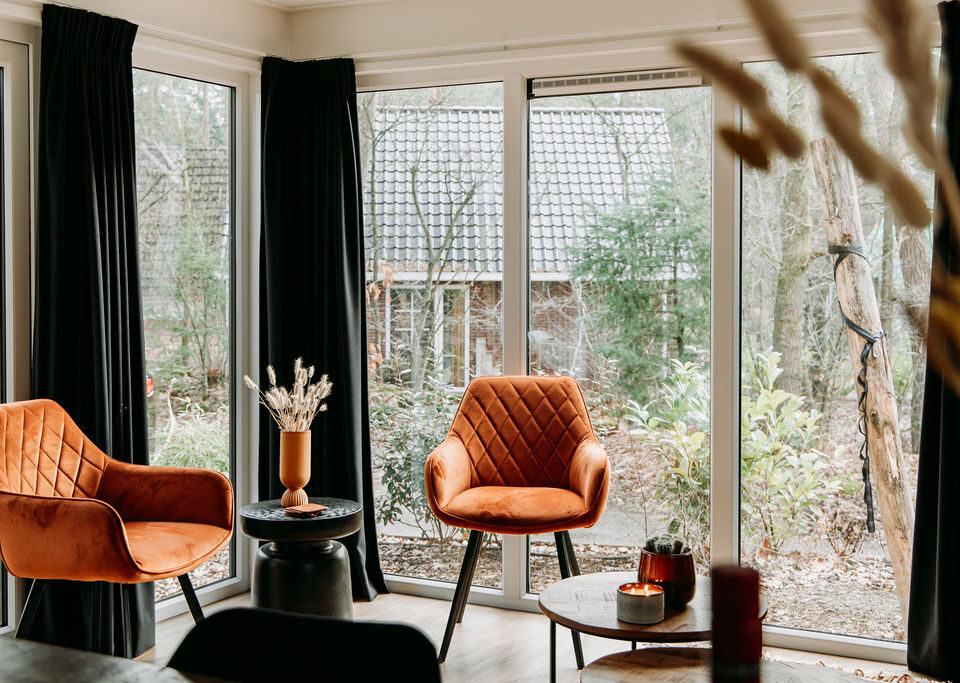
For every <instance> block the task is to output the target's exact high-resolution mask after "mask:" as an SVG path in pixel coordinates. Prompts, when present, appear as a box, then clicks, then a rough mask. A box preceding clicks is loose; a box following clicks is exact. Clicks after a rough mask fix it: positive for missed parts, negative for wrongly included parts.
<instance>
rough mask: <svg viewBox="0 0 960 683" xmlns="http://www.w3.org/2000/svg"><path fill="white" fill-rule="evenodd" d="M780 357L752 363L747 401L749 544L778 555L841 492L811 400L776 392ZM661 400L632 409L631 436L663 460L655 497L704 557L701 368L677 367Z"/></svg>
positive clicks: (706, 452) (744, 467)
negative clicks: (827, 473)
mask: <svg viewBox="0 0 960 683" xmlns="http://www.w3.org/2000/svg"><path fill="white" fill-rule="evenodd" d="M779 363H780V355H779V354H778V353H770V354H758V355H757V357H756V358H755V359H753V360H752V361H749V362H745V363H744V367H745V368H750V369H751V370H752V371H751V372H750V373H749V374H748V376H747V377H745V380H744V386H743V390H742V394H741V406H740V415H741V436H740V444H741V445H740V483H741V509H742V523H743V533H744V536H745V540H746V541H747V542H748V543H750V544H752V545H753V546H754V547H755V548H760V547H763V548H766V549H770V550H774V551H777V550H779V549H780V548H781V547H782V546H783V544H784V543H785V542H786V541H788V540H790V539H792V538H794V537H795V536H796V535H797V534H798V533H806V532H807V531H809V530H810V529H811V527H812V526H813V525H814V524H815V523H816V522H817V521H818V520H819V518H820V516H821V515H822V511H821V505H822V504H823V502H824V500H825V499H826V497H827V496H828V495H829V494H830V493H833V492H835V491H837V490H838V489H839V487H840V482H839V481H838V480H834V479H830V480H826V479H825V477H824V474H823V470H824V469H825V468H826V466H827V463H826V456H825V455H824V454H823V453H821V452H820V451H819V450H817V449H816V448H815V447H814V446H815V444H816V442H817V439H818V437H819V433H818V432H819V419H820V415H819V413H818V412H817V411H816V410H804V398H803V397H802V396H797V395H795V394H791V393H788V392H786V391H783V390H781V389H776V388H775V387H774V382H775V380H776V378H777V376H778V375H779V374H780V372H781V370H780V367H779ZM672 365H673V374H672V375H671V377H670V378H669V379H668V380H667V381H666V382H665V383H664V384H663V385H662V387H661V397H660V398H658V399H656V400H654V401H652V402H651V403H649V404H647V405H646V406H640V405H639V404H637V403H635V402H630V403H629V404H628V415H627V419H628V420H629V421H630V422H631V423H632V425H633V429H632V430H631V434H632V435H634V436H635V437H636V438H638V439H640V440H641V441H642V442H643V443H645V444H646V445H647V446H648V447H650V448H651V450H653V452H654V453H656V454H657V456H658V457H659V459H660V469H659V471H658V483H659V484H660V488H659V489H658V491H657V493H656V494H655V496H656V497H657V498H658V499H660V500H663V501H664V502H665V504H666V505H667V507H668V508H669V510H670V512H671V514H672V517H673V518H672V520H671V524H670V526H671V528H672V529H674V530H678V531H681V532H682V534H683V535H684V536H685V537H687V538H689V539H690V544H691V546H692V547H693V549H694V552H696V553H698V554H701V556H702V553H703V551H704V549H705V548H706V547H707V545H708V543H709V535H710V440H709V410H708V406H709V387H708V383H707V379H706V376H705V375H704V373H703V371H702V370H701V368H700V366H699V365H697V364H696V363H681V362H679V361H676V360H674V361H672Z"/></svg>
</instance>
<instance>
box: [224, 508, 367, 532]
mask: <svg viewBox="0 0 960 683" xmlns="http://www.w3.org/2000/svg"><path fill="white" fill-rule="evenodd" d="M310 502H311V503H317V504H319V505H326V506H327V509H326V510H324V511H323V512H321V513H320V514H319V515H317V516H316V517H288V516H287V515H286V514H285V513H284V511H283V510H284V508H283V506H282V505H280V501H279V500H262V501H260V502H259V503H251V504H250V505H244V506H243V507H242V508H240V528H241V529H242V530H243V533H245V534H246V535H247V536H250V537H252V538H258V539H260V540H261V541H281V542H283V541H301V542H302V541H329V540H331V539H334V538H342V537H344V536H349V535H350V534H352V533H354V532H356V531H359V529H360V525H361V524H362V522H363V512H362V506H361V505H360V503H358V502H356V501H353V500H344V499H342V498H311V499H310Z"/></svg>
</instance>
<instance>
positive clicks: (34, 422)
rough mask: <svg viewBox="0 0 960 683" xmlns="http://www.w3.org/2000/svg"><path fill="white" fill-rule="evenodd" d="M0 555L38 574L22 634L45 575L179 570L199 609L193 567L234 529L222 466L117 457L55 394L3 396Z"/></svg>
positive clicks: (136, 579)
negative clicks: (109, 453)
mask: <svg viewBox="0 0 960 683" xmlns="http://www.w3.org/2000/svg"><path fill="white" fill-rule="evenodd" d="M0 440H2V443H3V452H2V453H0V559H2V560H3V563H4V565H6V567H7V570H8V571H9V572H10V573H11V574H13V575H14V576H18V577H22V578H30V579H34V582H33V585H32V587H31V589H30V593H29V596H28V598H27V604H26V606H25V607H24V610H23V614H22V616H21V620H20V625H19V627H18V629H17V635H18V636H21V635H24V634H26V633H27V632H28V630H29V628H30V626H31V625H32V622H33V619H34V616H35V615H36V610H37V607H38V605H39V601H40V597H41V596H42V593H43V588H44V585H45V584H44V581H45V580H47V579H68V580H72V581H97V582H100V581H105V582H111V583H142V582H146V581H156V580H158V579H165V578H172V577H177V578H179V580H180V584H181V586H182V588H183V593H184V597H185V598H186V599H187V603H188V605H189V606H190V611H191V613H192V614H193V616H194V619H195V620H196V621H200V620H201V619H202V618H203V613H202V611H201V610H200V604H199V602H198V601H197V597H196V594H195V592H194V590H193V586H192V585H191V584H190V578H189V576H188V575H187V572H189V571H191V570H193V569H195V568H197V567H198V566H200V565H201V564H203V563H204V562H206V561H207V560H208V559H209V558H210V557H212V556H213V555H214V553H216V552H217V551H218V550H220V548H222V547H223V546H224V545H226V544H227V543H228V542H229V540H230V537H231V535H232V533H233V491H232V488H231V486H230V481H229V479H227V478H226V477H224V476H223V475H222V474H219V473H217V472H212V471H209V470H200V469H191V468H181V467H148V466H145V465H131V464H128V463H123V462H119V461H117V460H114V459H113V458H110V457H109V456H107V455H106V454H105V453H103V451H101V450H100V449H99V448H97V447H96V446H95V445H94V444H93V442H92V441H90V440H89V439H88V438H87V437H86V436H84V434H83V432H81V431H80V429H79V428H78V427H77V425H76V424H75V423H74V422H73V420H72V419H70V416H69V415H67V413H66V411H64V409H63V408H61V407H60V406H59V405H57V404H56V403H55V402H53V401H50V400H46V399H38V400H32V401H21V402H17V403H8V404H4V405H0Z"/></svg>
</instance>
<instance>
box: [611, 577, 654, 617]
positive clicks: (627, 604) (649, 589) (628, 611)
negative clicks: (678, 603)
mask: <svg viewBox="0 0 960 683" xmlns="http://www.w3.org/2000/svg"><path fill="white" fill-rule="evenodd" d="M617 619H619V620H620V621H626V622H629V623H631V624H656V623H657V622H659V621H663V588H661V587H660V586H658V585H656V584H654V583H625V584H623V585H622V586H620V588H619V589H618V590H617Z"/></svg>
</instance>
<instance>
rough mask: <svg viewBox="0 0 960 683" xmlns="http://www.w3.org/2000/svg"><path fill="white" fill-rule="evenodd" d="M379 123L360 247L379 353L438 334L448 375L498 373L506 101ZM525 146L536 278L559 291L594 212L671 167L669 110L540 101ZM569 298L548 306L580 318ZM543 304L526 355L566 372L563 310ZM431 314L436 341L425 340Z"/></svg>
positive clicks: (394, 112) (460, 378)
mask: <svg viewBox="0 0 960 683" xmlns="http://www.w3.org/2000/svg"><path fill="white" fill-rule="evenodd" d="M374 129H375V130H374V134H373V139H375V140H376V143H375V144H373V145H372V146H371V149H370V151H369V153H368V154H367V158H366V168H365V170H364V171H365V172H364V183H365V192H366V193H367V201H366V202H365V207H366V211H367V213H366V215H365V216H364V226H365V228H364V229H365V248H366V256H367V267H368V281H369V282H371V283H379V284H380V285H384V286H375V287H374V289H375V291H376V296H375V297H374V299H373V301H372V302H371V306H374V307H375V310H374V311H373V315H372V316H371V318H372V320H371V325H370V327H369V329H368V339H370V340H371V343H372V344H373V345H374V347H375V348H372V349H371V355H373V356H377V357H379V358H381V359H382V361H383V362H388V363H389V362H391V361H392V362H394V363H397V362H399V363H401V364H402V363H403V362H404V354H405V353H406V354H409V349H410V348H412V347H414V346H417V345H419V346H424V345H427V346H430V345H432V347H433V352H434V354H435V357H436V358H438V359H440V360H439V362H440V363H441V365H442V369H441V372H440V376H441V377H442V378H443V379H444V380H445V381H447V382H449V383H451V384H455V385H460V384H462V383H463V382H464V381H466V380H467V379H468V378H469V377H470V376H472V375H477V374H487V373H495V372H499V371H500V369H501V362H502V361H501V358H502V354H501V352H500V322H499V320H500V315H499V302H500V299H501V296H500V283H501V280H502V272H503V249H502V244H503V153H502V149H503V115H502V110H501V109H500V108H496V107H439V106H434V107H392V106H383V107H379V108H378V110H377V112H376V116H375V120H374ZM529 154H530V179H529V207H530V214H529V215H530V281H531V289H532V293H533V294H534V295H541V296H548V297H551V299H552V300H553V301H558V302H563V301H564V300H565V299H569V298H570V270H571V266H572V261H571V259H572V253H571V250H570V247H572V246H577V245H581V244H583V241H584V236H585V230H586V226H587V225H588V224H589V220H590V216H591V215H592V214H593V212H600V213H603V212H608V211H611V210H613V209H614V208H615V207H616V206H617V205H619V204H622V203H624V202H628V201H633V202H636V201H642V198H643V196H644V193H645V191H646V189H647V188H648V187H649V185H650V183H651V181H653V180H655V179H656V177H657V176H658V175H659V174H663V175H667V174H669V173H670V171H671V167H672V157H671V154H672V152H671V144H670V135H669V131H668V129H667V125H666V119H665V116H664V112H663V110H661V109H653V108H630V109H627V108H596V109H591V108H533V107H532V108H531V110H530V148H529ZM427 281H433V282H436V283H439V284H437V285H436V286H434V287H430V288H427V287H425V286H424V284H423V283H425V282H427ZM427 289H430V290H432V292H431V294H430V296H431V297H432V298H433V300H432V301H431V302H429V303H425V302H424V301H423V298H422V297H423V293H424V292H425V291H426V290H427ZM381 290H382V291H381ZM565 305H569V304H563V303H561V304H560V306H561V309H559V310H556V311H555V312H554V313H555V314H556V315H558V316H560V317H562V318H564V319H570V318H573V319H575V318H576V316H575V315H571V313H572V312H569V311H568V312H564V311H563V310H562V307H563V306H565ZM418 315H419V322H418ZM544 315H549V313H541V314H539V315H538V314H536V313H535V314H534V315H533V316H532V319H531V334H530V340H531V362H532V367H534V368H537V369H541V370H543V371H549V372H560V371H564V370H570V368H569V367H568V366H567V365H565V364H566V363H568V362H569V359H568V358H565V357H564V353H563V352H562V346H563V345H562V344H561V345H551V344H550V341H551V339H550V337H553V336H555V335H556V334H557V333H556V330H557V329H558V321H557V320H552V321H547V320H541V319H538V317H543V316H544ZM426 317H429V318H430V322H429V324H428V325H427V327H428V328H431V329H433V330H434V331H433V333H432V336H433V339H432V340H424V339H422V338H421V336H422V335H423V334H424V333H423V331H422V328H423V327H424V325H423V324H422V323H423V320H424V319H425V318H426ZM570 324H573V323H570ZM418 328H421V329H418ZM546 330H551V331H550V332H547V331H546ZM554 346H556V347H557V348H553V347H554ZM551 349H553V350H551ZM406 361H409V357H407V358H406Z"/></svg>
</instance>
